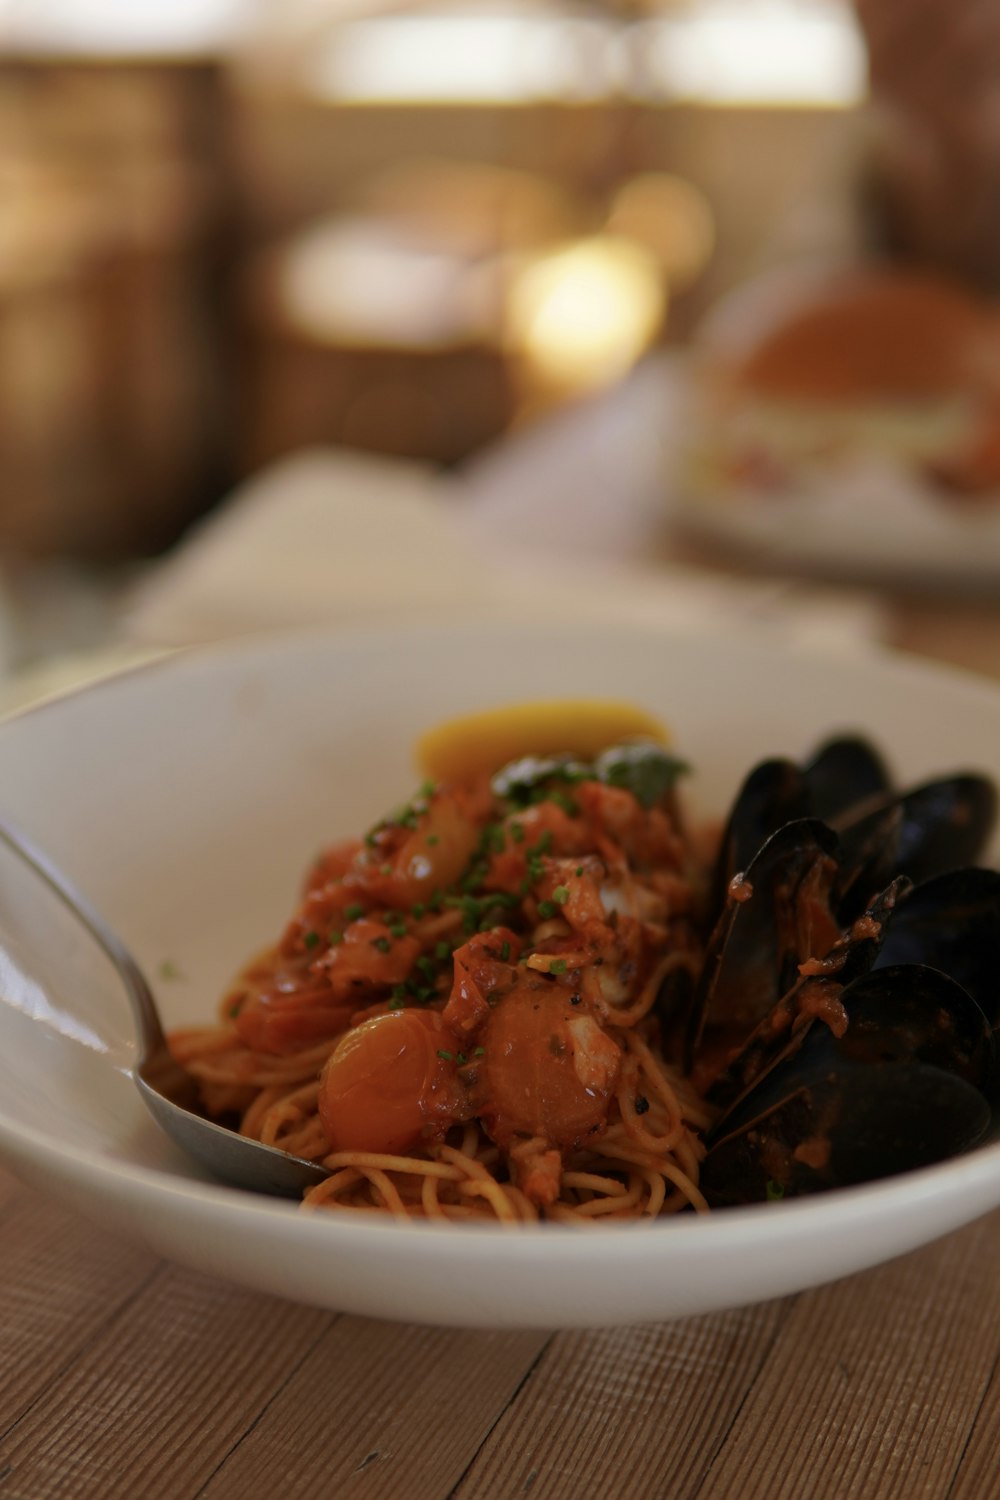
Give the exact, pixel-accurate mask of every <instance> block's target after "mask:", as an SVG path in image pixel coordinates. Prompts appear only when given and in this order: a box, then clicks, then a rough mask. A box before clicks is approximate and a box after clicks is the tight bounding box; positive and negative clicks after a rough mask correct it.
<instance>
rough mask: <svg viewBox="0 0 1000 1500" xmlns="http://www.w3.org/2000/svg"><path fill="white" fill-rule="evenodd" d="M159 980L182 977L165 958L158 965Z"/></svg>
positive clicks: (170, 961) (174, 966)
mask: <svg viewBox="0 0 1000 1500" xmlns="http://www.w3.org/2000/svg"><path fill="white" fill-rule="evenodd" d="M160 978H161V979H183V978H184V975H183V974H182V973H181V971H180V969H179V968H178V967H177V965H176V964H175V963H174V962H173V960H172V959H170V958H165V959H164V960H163V962H162V963H161V964H160Z"/></svg>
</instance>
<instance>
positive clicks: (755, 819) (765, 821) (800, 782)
mask: <svg viewBox="0 0 1000 1500" xmlns="http://www.w3.org/2000/svg"><path fill="white" fill-rule="evenodd" d="M808 816H809V796H808V792H807V790H806V784H805V781H804V779H803V776H802V772H801V771H800V770H799V768H798V766H797V765H795V763H794V762H793V761H790V760H765V761H761V763H760V765H758V766H755V767H754V769H753V770H752V771H751V772H750V774H749V776H747V778H746V780H745V781H744V782H743V785H742V786H741V787H740V789H739V791H738V792H737V794H736V798H735V801H734V802H733V805H732V809H731V810H730V813H729V820H728V822H727V823H726V827H725V830H724V832H723V834H722V839H721V841H720V843H719V853H718V857H717V859H716V864H715V870H714V872H713V876H712V881H711V885H710V889H709V900H708V913H709V927H711V926H713V925H714V923H715V922H716V921H717V920H718V916H719V913H720V912H721V911H722V908H723V905H724V903H725V899H726V892H727V890H728V889H729V883H730V881H731V880H732V878H733V876H734V875H737V874H739V873H740V871H742V870H746V868H747V867H748V865H749V864H750V862H751V860H752V859H753V858H754V856H755V855H756V854H757V853H758V851H759V850H760V849H761V848H762V847H763V846H764V844H765V843H766V842H767V840H768V839H769V838H770V837H771V836H772V834H775V833H777V831H778V829H779V828H782V827H784V825H785V824H786V823H792V822H795V821H797V820H798V819H800V818H806V817H808Z"/></svg>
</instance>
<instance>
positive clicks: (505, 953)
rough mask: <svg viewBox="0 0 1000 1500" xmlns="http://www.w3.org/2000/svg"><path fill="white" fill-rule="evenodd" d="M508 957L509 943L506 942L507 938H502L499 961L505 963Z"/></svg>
mask: <svg viewBox="0 0 1000 1500" xmlns="http://www.w3.org/2000/svg"><path fill="white" fill-rule="evenodd" d="M508 958H510V944H509V943H508V941H507V939H506V938H504V940H503V942H502V943H501V944H500V962H501V963H502V964H505V963H506V962H507V960H508Z"/></svg>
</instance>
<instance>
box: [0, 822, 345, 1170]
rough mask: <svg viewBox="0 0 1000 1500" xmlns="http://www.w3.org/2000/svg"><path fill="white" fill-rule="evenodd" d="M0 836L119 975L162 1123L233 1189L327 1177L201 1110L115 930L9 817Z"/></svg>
mask: <svg viewBox="0 0 1000 1500" xmlns="http://www.w3.org/2000/svg"><path fill="white" fill-rule="evenodd" d="M0 839H2V840H3V842H4V844H6V846H7V848H8V849H10V850H11V851H12V853H14V854H15V855H17V857H18V858H19V859H20V860H21V861H22V862H23V863H24V864H25V865H27V866H28V867H29V868H30V869H31V870H33V871H34V873H35V874H36V875H37V876H38V877H39V878H40V879H41V880H43V881H44V882H45V884H46V885H47V886H48V887H49V889H50V890H52V891H54V892H55V894H56V895H57V896H58V897H59V899H60V900H61V901H62V902H63V904H64V906H66V907H67V908H68V910H69V911H70V912H71V913H72V914H73V916H75V917H76V919H77V921H78V922H79V923H80V924H81V926H83V927H84V928H85V929H86V931H87V932H89V934H90V936H91V937H92V938H93V939H94V941H95V942H96V943H97V945H98V947H99V948H100V949H101V950H102V952H103V953H104V954H105V955H106V957H107V958H108V959H109V960H110V962H111V963H112V965H113V966H114V968H115V970H116V972H117V973H118V975H119V977H120V979H121V981H122V984H123V985H124V988H125V993H126V995H127V996H128V1000H129V1004H130V1005H131V1007H132V1016H133V1019H134V1020H135V1025H136V1030H137V1032H138V1037H139V1057H138V1060H137V1062H136V1064H135V1067H134V1068H133V1069H132V1078H133V1080H134V1081H135V1085H136V1088H137V1089H138V1090H139V1092H140V1094H141V1095H142V1097H143V1100H144V1101H145V1104H146V1107H147V1108H148V1110H149V1112H150V1114H151V1115H152V1116H153V1118H154V1120H155V1121H156V1123H157V1124H158V1125H160V1126H161V1127H162V1128H163V1129H164V1130H165V1131H166V1132H167V1134H168V1135H169V1136H171V1137H172V1139H173V1140H175V1141H176V1142H177V1144H178V1145H179V1146H180V1147H181V1148H182V1149H183V1150H184V1151H186V1152H187V1153H188V1155H189V1156H193V1157H194V1158H195V1159H196V1160H197V1161H199V1162H200V1163H201V1164H202V1166H205V1167H208V1169H209V1171H210V1172H213V1173H214V1174H215V1176H216V1177H219V1178H221V1179H222V1181H223V1182H228V1183H232V1184H233V1185H234V1186H235V1187H241V1188H249V1189H250V1190H251V1191H252V1192H255V1193H270V1194H277V1195H280V1196H283V1197H289V1198H298V1197H301V1195H302V1193H303V1192H304V1191H305V1190H306V1188H308V1187H312V1186H313V1185H314V1184H315V1183H317V1182H321V1181H322V1180H323V1178H324V1177H326V1176H327V1173H326V1172H325V1171H324V1170H323V1168H322V1167H319V1166H317V1165H316V1163H315V1162H311V1161H305V1160H304V1159H303V1158H302V1157H299V1156H290V1155H289V1154H288V1153H287V1152H286V1151H279V1150H277V1149H276V1148H275V1147H274V1146H265V1145H263V1144H262V1143H261V1142H260V1141H254V1140H249V1139H248V1138H247V1137H246V1136H242V1135H238V1134H237V1133H236V1132H235V1131H234V1130H227V1129H225V1127H224V1126H222V1125H216V1124H215V1122H214V1121H212V1120H207V1119H205V1117H204V1116H203V1115H202V1114H200V1113H199V1112H198V1087H197V1084H196V1082H195V1080H194V1078H193V1077H192V1076H191V1074H190V1073H187V1072H185V1071H184V1069H183V1068H182V1067H181V1066H180V1065H179V1064H178V1063H177V1062H175V1061H174V1059H173V1057H172V1056H171V1054H170V1051H169V1048H168V1047H167V1040H166V1036H165V1035H164V1031H163V1023H162V1021H161V1020H160V1015H159V1012H158V1010H157V1008H156V1001H155V1000H154V999H153V992H152V990H151V989H150V987H149V984H148V982H147V980H146V978H145V975H144V974H143V972H142V970H141V969H140V968H139V965H138V964H137V963H136V961H135V959H134V958H133V957H132V955H131V953H129V951H128V949H127V948H126V947H125V945H124V943H123V942H122V941H121V939H120V938H119V937H118V935H117V933H115V932H113V931H112V929H111V928H110V927H109V926H108V924H107V923H106V922H105V921H104V919H103V917H101V916H99V915H98V913H97V912H96V911H95V910H94V908H93V907H92V906H91V905H90V903H89V901H87V900H86V898H85V897H84V896H82V895H81V894H80V892H79V891H78V890H76V888H75V887H74V885H73V884H72V882H71V881H70V880H69V879H68V878H67V876H65V875H64V874H63V873H62V871H61V870H59V869H58V868H57V867H56V866H55V865H54V864H53V863H52V861H51V860H50V859H49V857H48V855H46V854H44V853H43V852H42V851H41V850H40V849H39V848H37V847H36V845H35V844H34V843H33V842H32V841H31V839H29V838H28V837H27V835H25V834H23V833H21V832H20V831H19V830H18V829H15V828H14V827H12V826H11V824H10V823H9V822H8V821H6V820H5V819H4V820H0Z"/></svg>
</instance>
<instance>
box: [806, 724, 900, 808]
mask: <svg viewBox="0 0 1000 1500" xmlns="http://www.w3.org/2000/svg"><path fill="white" fill-rule="evenodd" d="M803 776H804V778H805V783H806V791H807V794H808V797H809V815H810V817H813V818H821V819H822V820H823V822H824V823H829V822H830V821H831V820H832V819H833V818H835V817H837V816H839V815H841V814H843V813H845V812H848V811H849V810H850V809H851V808H855V807H859V806H860V805H861V804H863V803H865V802H869V801H871V800H872V799H873V798H875V797H882V796H885V795H886V794H887V793H888V792H889V791H890V790H891V787H892V780H891V777H890V775H889V772H888V769H887V767H886V764H885V761H884V760H883V759H882V757H881V755H879V753H878V751H877V750H876V749H875V747H874V746H873V745H870V744H869V743H868V741H867V740H865V739H862V738H861V737H860V736H859V735H843V736H840V737H839V738H837V739H832V740H827V741H825V743H824V744H822V745H821V746H820V747H819V749H818V750H817V751H816V752H815V754H814V755H813V757H812V759H811V760H809V761H807V763H806V765H805V766H804V767H803Z"/></svg>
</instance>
